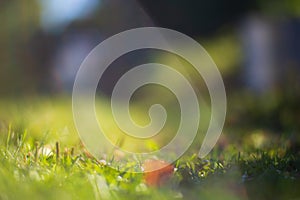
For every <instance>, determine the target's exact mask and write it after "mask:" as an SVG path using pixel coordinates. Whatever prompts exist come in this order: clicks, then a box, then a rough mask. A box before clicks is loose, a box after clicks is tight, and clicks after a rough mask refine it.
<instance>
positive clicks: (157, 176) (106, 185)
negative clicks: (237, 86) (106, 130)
mask: <svg viewBox="0 0 300 200" xmlns="http://www.w3.org/2000/svg"><path fill="white" fill-rule="evenodd" d="M244 98H247V99H248V101H247V102H246V101H244V100H245V99H243V98H241V99H237V98H234V99H233V100H232V99H229V102H231V103H230V104H229V109H228V110H229V113H228V116H227V121H226V124H225V128H224V131H223V134H222V136H221V138H220V139H219V142H218V144H217V145H216V146H215V148H214V149H213V151H212V152H211V153H210V154H209V155H208V156H207V157H205V158H204V159H200V158H198V157H197V154H196V153H197V152H196V151H193V149H191V150H190V151H188V152H187V153H186V154H184V155H183V156H182V157H181V158H180V159H179V160H177V161H176V162H175V163H170V165H169V166H168V168H164V169H162V170H159V171H157V172H153V173H144V174H143V173H133V172H132V171H131V170H128V169H133V168H135V167H136V168H141V167H145V165H146V164H145V162H144V161H141V164H140V165H137V166H132V165H133V162H130V160H128V162H127V163H125V164H124V163H122V165H121V164H120V167H119V170H115V169H113V168H111V167H110V166H112V165H114V166H118V164H119V163H118V159H116V158H114V159H112V158H110V157H107V158H106V159H102V160H98V159H95V158H93V157H92V156H91V155H90V154H89V153H88V151H87V150H86V149H85V147H84V146H83V145H82V144H81V142H80V140H79V137H78V136H77V132H76V129H75V127H74V124H73V119H72V110H71V100H70V99H69V98H67V97H59V98H58V97H57V98H49V97H36V98H26V99H23V98H20V99H12V98H10V99H3V100H1V101H0V110H1V112H0V138H1V139H0V159H1V162H0V199H1V200H2V199H3V200H4V199H299V198H300V191H299V188H300V172H299V170H300V155H299V146H298V143H297V140H298V138H297V137H296V136H297V133H298V132H297V130H299V129H297V127H295V128H294V127H293V126H292V125H293V121H292V122H291V121H287V122H286V121H282V120H280V119H281V118H278V120H279V122H278V124H277V125H278V126H279V127H275V125H273V124H272V123H269V121H268V120H267V119H268V118H267V117H266V116H268V115H271V116H275V118H276V114H274V113H276V112H277V111H278V110H279V111H280V112H288V111H286V110H287V109H288V107H287V108H285V107H284V108H282V107H280V105H281V104H280V102H275V103H274V102H273V104H271V105H270V102H269V103H267V104H266V103H265V101H264V100H262V101H261V102H259V101H255V105H256V106H258V108H259V106H261V107H260V108H265V109H260V108H259V109H258V110H257V111H256V112H253V113H255V114H253V113H252V114H251V112H250V111H251V110H252V106H253V101H251V99H250V100H249V98H248V97H247V96H246V95H245V97H244ZM236 99H237V100H236ZM239 101H241V102H243V106H244V107H243V108H242V110H241V108H240V107H239V106H238V105H240V104H239V103H237V102H239ZM266 105H268V106H266ZM245 113H246V114H248V117H247V118H243V117H244V116H245ZM290 114H291V116H292V117H291V120H293V119H295V118H297V117H295V116H298V114H297V112H294V115H295V116H294V115H293V112H290ZM280 116H281V115H280ZM260 117H262V118H260ZM263 117H266V118H263ZM276 119H277V118H276ZM275 121H276V120H275ZM272 127H275V128H272ZM136 159H138V158H136ZM143 162H144V163H143ZM149 162H150V165H156V164H157V163H158V164H159V163H160V162H164V161H160V160H150V161H149ZM134 163H136V162H134ZM148 164H149V163H148ZM124 170H125V171H124Z"/></svg>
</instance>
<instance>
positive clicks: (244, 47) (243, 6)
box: [0, 0, 300, 141]
mask: <svg viewBox="0 0 300 200" xmlns="http://www.w3.org/2000/svg"><path fill="white" fill-rule="evenodd" d="M0 20H1V28H0V61H1V62H0V98H1V99H10V100H11V99H16V98H19V97H32V96H46V97H53V96H59V95H66V94H67V95H70V94H71V92H72V86H73V82H74V79H75V76H76V72H77V70H78V68H79V66H80V64H81V62H82V61H83V59H84V58H85V57H86V56H87V54H88V53H89V52H90V51H91V50H92V49H93V48H94V47H95V46H96V45H97V44H99V43H100V42H101V41H103V40H105V39H106V38H108V37H110V36H112V35H113V34H116V33H119V32H120V31H124V30H127V29H130V28H135V27H143V26H160V27H165V28H170V29H174V30H177V31H180V32H182V33H184V34H187V35H188V36H190V37H192V38H194V39H195V40H197V41H198V42H199V43H200V44H201V45H203V47H204V48H205V49H206V50H207V51H208V53H209V54H210V55H211V56H212V58H213V60H214V61H215V63H216V64H217V66H218V67H219V70H220V71H221V74H222V76H223V79H224V83H225V87H226V92H227V95H228V115H227V120H226V128H227V129H226V130H228V131H232V132H234V130H235V129H240V128H241V129H245V127H247V129H251V127H253V128H252V129H255V130H256V129H258V130H261V129H263V130H270V131H272V132H274V133H275V134H277V133H282V132H287V133H288V135H289V137H291V138H292V139H291V141H294V138H297V137H298V135H299V134H298V133H299V130H300V105H299V99H300V98H299V97H300V79H299V78H300V2H299V1H297V0H285V1H280V0H274V1H273V0H272V1H271V0H255V1H253V0H245V1H238V0H230V1H228V0H227V1H220V0H209V1H208V0H200V1H199V0H192V1H183V0H164V1H157V0H156V1H155V0H153V1H147V0H126V1H123V0H64V1H59V0H51V1H48V0H30V1H29V0H1V1H0ZM149 55H150V56H149ZM168 56H169V55H167V54H166V55H165V56H163V57H164V58H163V59H166V60H168ZM149 57H150V58H153V57H155V58H156V57H157V52H146V54H142V53H141V52H137V54H136V55H135V56H131V55H127V57H126V58H124V59H123V60H121V61H119V62H117V63H114V64H115V65H117V67H119V68H118V69H119V70H118V71H117V72H116V71H114V72H109V71H108V72H107V74H106V76H105V77H103V79H104V82H106V84H104V85H102V86H100V88H101V91H102V92H103V94H104V95H109V94H110V93H111V90H112V85H113V84H111V83H113V82H114V81H116V80H117V79H118V77H120V75H122V73H123V72H126V71H127V70H129V69H130V66H131V67H132V66H134V65H136V64H137V63H144V62H145V61H147V59H149ZM190 73H192V72H190ZM201 87H202V86H201V85H200V86H199V88H200V90H201ZM2 109H4V110H5V106H2ZM1 112H2V111H1ZM3 112H4V111H3Z"/></svg>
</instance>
